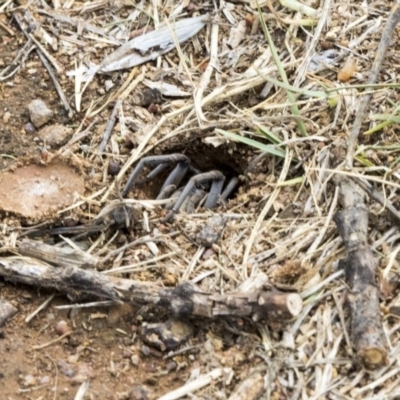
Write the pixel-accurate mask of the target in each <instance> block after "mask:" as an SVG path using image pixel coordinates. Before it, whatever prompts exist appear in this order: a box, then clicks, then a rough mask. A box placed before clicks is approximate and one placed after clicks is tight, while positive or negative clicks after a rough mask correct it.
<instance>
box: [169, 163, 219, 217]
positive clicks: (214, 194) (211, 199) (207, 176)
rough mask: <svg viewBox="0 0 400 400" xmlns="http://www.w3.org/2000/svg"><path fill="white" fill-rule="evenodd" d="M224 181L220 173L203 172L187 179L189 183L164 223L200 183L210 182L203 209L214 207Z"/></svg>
mask: <svg viewBox="0 0 400 400" xmlns="http://www.w3.org/2000/svg"><path fill="white" fill-rule="evenodd" d="M224 180H225V176H224V175H223V174H222V172H220V171H210V172H205V173H203V174H199V175H195V176H192V177H191V178H190V179H189V182H188V183H187V185H186V186H185V188H184V189H183V192H182V193H181V195H180V196H179V198H178V200H177V202H176V203H175V205H174V207H173V208H172V210H171V211H170V212H169V213H168V215H167V216H166V217H165V219H164V221H165V222H167V221H169V220H170V219H171V218H172V217H173V215H174V214H175V213H176V212H178V211H179V209H180V208H181V206H182V204H183V202H184V201H185V199H186V197H188V195H189V194H190V193H192V190H193V188H194V187H195V186H196V185H197V184H200V183H204V182H209V181H212V185H211V189H210V194H209V195H208V197H207V200H206V204H205V205H204V207H205V208H211V207H214V206H215V205H216V204H217V201H218V197H219V195H220V194H221V191H222V187H223V185H224Z"/></svg>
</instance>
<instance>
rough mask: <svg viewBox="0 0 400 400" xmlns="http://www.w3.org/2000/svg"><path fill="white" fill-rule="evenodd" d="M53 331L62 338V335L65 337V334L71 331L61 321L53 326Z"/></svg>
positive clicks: (65, 323)
mask: <svg viewBox="0 0 400 400" xmlns="http://www.w3.org/2000/svg"><path fill="white" fill-rule="evenodd" d="M55 331H56V332H57V335H59V336H62V335H65V334H66V333H68V332H70V331H71V329H70V328H69V326H68V324H67V322H66V321H64V320H61V321H58V322H57V324H56V326H55Z"/></svg>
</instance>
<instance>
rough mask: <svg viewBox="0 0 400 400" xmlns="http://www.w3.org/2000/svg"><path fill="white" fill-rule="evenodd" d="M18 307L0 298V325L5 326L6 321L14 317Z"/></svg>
mask: <svg viewBox="0 0 400 400" xmlns="http://www.w3.org/2000/svg"><path fill="white" fill-rule="evenodd" d="M17 312H18V309H17V308H16V307H14V306H13V305H12V304H11V303H10V302H8V301H7V300H0V327H2V326H4V325H5V323H6V322H7V321H8V320H9V319H10V318H12V317H13V316H14V315H15V314H16V313H17Z"/></svg>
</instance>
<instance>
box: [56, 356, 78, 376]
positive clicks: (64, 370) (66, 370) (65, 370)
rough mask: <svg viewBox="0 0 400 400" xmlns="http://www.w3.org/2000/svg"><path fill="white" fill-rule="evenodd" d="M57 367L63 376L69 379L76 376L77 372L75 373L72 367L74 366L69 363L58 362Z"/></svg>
mask: <svg viewBox="0 0 400 400" xmlns="http://www.w3.org/2000/svg"><path fill="white" fill-rule="evenodd" d="M57 366H58V369H59V371H60V372H61V374H63V375H64V376H67V377H68V378H72V377H74V376H75V375H76V372H75V370H74V368H73V367H72V365H70V364H69V363H67V362H66V361H64V360H58V362H57Z"/></svg>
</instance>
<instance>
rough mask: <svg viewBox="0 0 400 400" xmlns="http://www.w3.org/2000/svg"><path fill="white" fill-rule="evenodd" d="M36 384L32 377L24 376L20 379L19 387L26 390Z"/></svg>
mask: <svg viewBox="0 0 400 400" xmlns="http://www.w3.org/2000/svg"><path fill="white" fill-rule="evenodd" d="M36 384H37V380H36V378H35V377H34V376H33V375H30V374H29V375H25V376H24V377H23V379H22V382H21V386H23V387H25V388H27V387H32V386H35V385H36Z"/></svg>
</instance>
